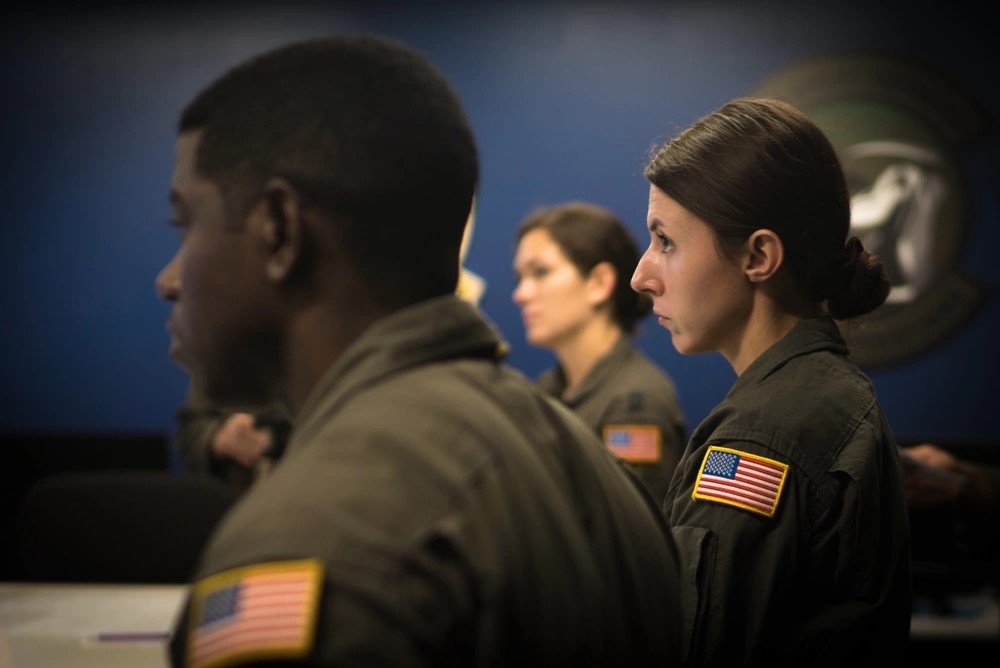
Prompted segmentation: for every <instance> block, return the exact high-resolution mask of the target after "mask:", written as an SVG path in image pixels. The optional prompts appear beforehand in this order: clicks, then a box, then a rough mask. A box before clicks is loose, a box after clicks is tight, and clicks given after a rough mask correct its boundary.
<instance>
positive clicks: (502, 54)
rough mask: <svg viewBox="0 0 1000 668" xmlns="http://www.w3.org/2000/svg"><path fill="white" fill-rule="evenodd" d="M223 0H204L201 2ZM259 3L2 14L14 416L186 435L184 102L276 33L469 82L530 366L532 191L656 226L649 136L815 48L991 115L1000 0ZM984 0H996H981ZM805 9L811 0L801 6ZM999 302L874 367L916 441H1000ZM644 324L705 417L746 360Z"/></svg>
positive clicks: (976, 231) (503, 314)
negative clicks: (853, 55) (176, 303)
mask: <svg viewBox="0 0 1000 668" xmlns="http://www.w3.org/2000/svg"><path fill="white" fill-rule="evenodd" d="M208 4H210V3H208ZM371 4H372V6H371V7H368V6H366V5H365V4H362V3H357V4H355V3H346V4H344V3H341V4H337V3H327V4H316V3H313V4H299V5H296V4H295V3H291V2H288V3H274V4H272V5H269V4H267V3H257V4H249V5H243V7H244V8H243V9H242V10H239V9H236V5H233V6H227V7H228V8H219V9H214V10H211V11H210V10H206V9H195V8H194V7H193V6H192V7H188V6H185V5H170V6H169V7H168V6H165V5H147V6H145V7H143V8H126V7H120V8H119V7H114V6H113V5H112V6H108V5H105V6H104V7H103V9H94V10H90V11H83V10H79V9H78V10H72V12H71V10H68V9H52V8H50V9H49V10H48V11H42V10H32V11H19V12H18V11H9V12H8V16H7V17H6V18H5V21H4V22H3V23H4V25H3V27H0V32H2V33H3V36H4V41H3V44H4V46H3V47H0V77H2V79H0V81H2V84H3V95H4V104H3V109H2V121H3V123H2V125H0V142H2V143H0V149H2V154H0V155H2V159H3V162H4V163H5V166H4V168H3V169H4V171H3V176H4V178H3V197H2V199H0V217H2V218H0V220H2V225H3V227H2V230H3V236H4V239H3V243H2V245H0V253H2V256H0V271H2V279H3V283H2V285H3V289H2V290H0V316H2V318H3V330H2V331H3V333H2V335H0V337H2V338H0V341H2V348H0V354H2V360H0V364H2V367H0V368H2V369H3V375H4V382H3V384H2V389H0V392H2V393H3V394H2V396H0V431H2V432H28V431H47V432H52V431H67V432H94V431H98V432H135V431H163V432H172V430H173V428H174V423H173V413H174V410H175V408H176V406H177V404H178V403H179V402H180V400H181V399H182V397H183V395H184V391H185V387H186V380H187V379H186V377H185V375H184V374H183V373H182V372H181V371H179V370H178V369H176V368H175V367H174V366H173V365H172V364H171V362H170V361H169V359H168V357H167V344H168V341H167V335H166V332H165V329H164V322H165V319H166V316H167V311H168V309H167V307H166V305H164V304H162V303H160V302H159V301H158V300H157V298H156V296H155V294H154V292H153V280H154V277H155V276H156V273H157V271H158V270H159V269H160V267H161V266H162V265H163V264H164V263H165V262H166V261H167V260H168V259H169V257H170V256H171V254H172V253H173V251H174V249H175V247H176V244H177V240H176V238H175V234H174V232H173V231H171V230H170V229H168V228H167V226H166V225H165V224H164V221H165V220H166V218H167V214H168V209H167V204H166V193H167V184H168V181H169V174H170V170H171V166H172V160H173V143H174V138H175V135H174V129H173V127H174V122H175V119H176V115H177V113H178V112H179V110H180V109H181V107H182V106H183V105H184V104H185V103H186V102H187V101H188V100H189V99H190V97H191V96H192V95H193V94H194V93H195V92H196V91H197V90H198V89H199V88H200V87H201V86H203V85H205V84H207V83H208V82H209V81H210V80H211V79H212V78H213V77H214V76H216V75H217V74H218V73H220V72H221V71H222V70H223V69H224V68H226V67H228V66H229V65H232V64H234V63H236V62H237V61H239V60H242V59H243V58H245V57H247V56H249V55H251V54H254V53H256V52H258V51H261V50H263V49H266V48H269V47H273V46H276V45H278V44H281V43H283V42H286V41H289V40H293V39H299V38H305V37H311V36H317V35H321V34H327V33H336V32H345V31H352V32H353V31H373V32H380V33H385V34H388V35H392V36H395V37H398V38H400V39H402V40H404V41H406V42H408V43H410V44H412V45H414V46H416V47H418V48H420V49H422V50H424V51H425V52H426V53H428V55H429V56H430V57H431V58H432V59H433V60H434V61H435V62H436V63H437V64H438V65H439V66H440V67H441V68H442V69H443V70H444V72H445V73H446V74H447V75H448V76H449V77H450V79H451V80H452V81H453V83H454V84H455V86H456V87H457V89H458V91H459V93H460V95H461V96H462V98H463V100H464V102H465V104H466V107H467V110H468V112H469V114H470V116H471V119H472V122H473V125H474V128H475V130H476V132H477V135H478V138H479V142H480V147H481V153H482V182H481V191H480V199H479V205H478V209H477V224H476V228H475V236H474V239H473V242H472V246H471V250H470V252H469V256H468V259H467V266H468V267H469V268H470V269H471V270H473V271H474V272H476V273H478V274H480V275H481V276H483V277H484V278H485V279H486V281H487V284H488V287H487V292H486V295H485V297H484V298H483V300H482V302H481V305H482V307H483V308H484V309H485V311H486V312H487V313H488V314H489V315H490V316H491V317H492V318H493V319H494V320H495V321H496V322H497V324H498V325H499V326H500V328H501V329H502V330H503V331H504V332H505V334H506V335H507V337H508V338H509V339H510V341H511V343H512V344H513V350H512V354H511V357H510V361H511V362H512V364H513V365H514V366H516V367H518V368H521V369H522V370H524V371H525V372H526V373H528V374H529V375H534V374H536V373H538V372H539V371H541V370H542V369H543V368H544V367H546V366H548V365H549V364H551V363H552V357H551V355H550V354H549V353H546V352H544V351H539V350H533V349H531V348H530V347H528V346H527V345H526V344H525V343H524V339H523V330H522V327H521V324H520V319H519V316H518V313H517V310H516V309H515V307H514V306H513V304H512V303H511V301H510V294H511V291H512V290H513V287H514V282H513V274H512V271H511V268H510V260H511V257H512V254H513V248H514V246H513V230H514V227H515V225H516V224H517V222H518V221H519V220H520V219H521V217H522V216H523V215H524V214H525V213H526V212H527V211H528V210H530V209H531V208H533V207H535V206H537V205H542V204H552V203H557V202H560V201H564V200H569V199H589V200H593V201H595V202H598V203H601V204H603V205H605V206H608V207H610V208H612V209H613V210H615V211H617V212H618V213H619V214H620V215H621V216H622V217H623V218H624V219H625V220H626V221H627V222H628V224H629V225H630V227H631V228H632V230H633V232H634V233H635V234H636V236H637V237H638V238H639V239H640V242H641V243H643V244H645V239H646V235H645V229H644V220H645V210H646V199H647V184H646V182H645V180H644V179H643V178H642V175H641V170H642V164H643V158H644V156H645V155H646V151H647V150H648V149H649V147H650V146H651V145H652V144H653V143H654V142H656V141H657V140H660V139H663V138H665V137H666V136H667V135H670V134H672V133H673V132H675V131H677V130H679V129H681V128H682V127H684V126H686V125H687V124H688V123H690V122H691V121H693V120H694V119H695V118H696V117H698V116H700V115H701V114H703V113H705V112H707V111H710V110H711V109H713V108H715V107H716V106H718V105H720V104H721V103H723V102H724V101H726V100H727V99H729V98H731V97H735V96H738V95H742V94H745V93H748V92H750V91H752V89H753V88H754V87H755V86H757V85H758V84H759V83H760V82H761V81H762V80H764V79H765V78H766V77H768V76H770V75H772V74H774V73H775V72H777V71H779V70H781V69H782V68H784V67H786V66H788V65H790V64H793V63H795V62H798V61H800V60H802V59H805V58H810V57H813V56H820V55H825V54H832V53H838V52H844V51H850V50H855V49H878V50H880V51H882V52H885V53H888V54H895V55H899V56H902V57H906V58H908V59H911V60H915V61H917V62H921V63H924V64H926V65H927V66H929V67H932V68H935V69H937V70H939V71H940V72H942V73H944V74H946V75H947V76H949V77H951V78H952V79H953V80H954V81H955V82H956V83H957V84H958V85H959V86H961V87H962V88H963V89H964V90H966V91H967V92H968V94H969V95H970V96H972V97H973V98H974V99H975V100H976V102H977V103H978V104H979V105H980V106H981V107H982V108H983V109H984V110H985V112H986V113H987V114H988V116H989V117H990V119H991V121H992V122H993V123H996V121H997V120H998V119H1000V93H998V86H997V78H996V69H995V64H996V57H995V56H996V51H997V49H996V46H995V40H996V35H995V33H994V31H993V30H992V29H991V28H990V27H989V26H992V25H993V23H992V21H991V20H988V19H987V17H986V15H985V12H986V10H985V9H981V10H975V11H974V12H971V13H970V11H968V10H964V9H961V8H960V5H956V4H954V3H943V2H942V3H939V7H938V8H937V9H936V10H934V11H931V10H928V9H921V10H917V9H914V7H916V6H918V5H913V4H902V3H900V4H899V5H898V6H895V5H879V4H877V3H870V4H868V5H863V6H856V7H855V6H850V5H845V4H844V3H834V2H824V3H812V4H810V3H800V2H769V3H760V2H738V1H732V2H722V1H720V2H698V3H694V2H690V3H684V2H660V3H636V2H631V3H630V2H614V3H612V2H607V3H595V2H591V3H573V4H566V5H560V4H552V3H549V4H544V3H542V4H540V6H534V5H533V4H531V3H517V2H514V3H511V2H506V3H499V2H497V3H486V2H480V3H473V2H466V3H450V4H449V3H413V4H414V5H415V6H419V7H420V9H408V8H407V6H406V5H405V4H403V3H381V4H379V3H371ZM983 4H984V5H985V3H983ZM803 7H807V8H805V9H804V8H803ZM997 155H1000V141H998V138H997V134H996V132H995V129H993V130H991V132H990V134H989V135H988V136H987V137H986V138H985V140H984V141H981V142H979V143H977V145H976V146H973V147H970V148H969V149H968V150H966V151H964V152H963V153H962V155H961V159H962V164H961V167H962V169H963V170H965V175H966V177H967V178H968V179H970V183H971V184H972V187H973V190H972V197H971V207H972V209H971V213H970V215H971V228H970V231H969V238H968V241H967V243H966V245H965V246H964V248H963V250H962V254H961V269H962V270H963V271H964V272H966V273H968V274H970V275H972V276H975V277H976V278H977V279H978V280H979V281H981V282H982V283H984V284H985V285H986V286H987V287H989V288H995V287H996V285H997V283H998V280H1000V263H998V262H997V261H996V253H997V249H998V247H1000V243H998V242H1000V239H998V236H1000V226H998V222H1000V221H998V208H1000V207H998V202H997V169H996V167H995V159H996V158H995V156H997ZM998 320H1000V305H998V304H997V301H996V299H995V298H994V297H993V296H992V295H990V297H989V298H988V301H987V302H986V305H985V307H984V308H983V309H982V310H980V311H979V312H978V314H977V315H976V317H975V318H974V319H973V321H972V322H971V323H970V324H969V325H968V326H966V327H964V328H962V329H961V330H960V331H958V332H957V333H956V334H954V335H953V336H950V337H948V338H947V339H946V340H944V341H942V342H941V343H940V344H939V345H937V346H935V347H934V348H932V349H931V350H928V351H926V352H924V353H922V354H920V355H918V356H917V357H915V358H912V359H908V360H907V361H905V363H900V364H896V365H893V366H890V367H887V368H877V369H872V370H871V375H872V377H873V379H874V381H875V383H876V386H877V389H878V391H879V393H880V395H881V398H882V401H883V404H884V406H885V408H886V411H887V413H888V414H889V418H890V420H891V422H892V424H893V426H894V429H895V431H896V432H897V435H899V436H900V437H901V438H903V439H907V440H912V439H918V438H919V439H922V438H927V439H939V440H952V441H953V440H960V441H965V442H969V441H972V442H982V443H984V444H985V443H995V442H997V441H1000V423H998V421H997V420H996V419H994V418H993V408H994V405H995V404H994V400H993V399H992V394H993V393H992V390H993V386H994V384H995V379H996V378H997V372H998V365H997V356H998V355H997V350H996V347H995V345H996V341H997V336H996V335H997V333H998V327H997V324H998ZM639 342H640V345H641V346H642V347H643V349H645V350H646V351H647V352H648V353H650V354H651V355H652V356H653V357H654V358H655V359H657V360H658V361H659V362H660V363H662V364H663V366H664V367H666V368H667V369H668V370H669V372H670V373H671V374H672V375H673V377H674V379H675V381H676V383H677V386H678V388H679V390H680V392H681V403H682V405H683V408H684V409H685V411H686V413H687V415H688V417H689V420H690V421H691V422H692V423H695V422H697V421H698V420H700V419H701V418H702V417H704V416H705V415H706V414H707V412H708V411H709V410H710V409H711V407H712V406H713V405H714V404H715V403H716V402H717V401H718V400H720V399H721V398H722V396H723V395H724V394H725V392H726V390H727V389H728V387H729V386H730V384H731V383H732V381H733V380H734V378H733V374H732V370H731V369H730V368H729V366H728V365H727V364H726V363H725V361H724V360H722V358H721V357H719V356H717V355H702V356H694V357H682V356H680V355H678V354H677V353H676V352H675V351H674V350H673V348H672V346H671V344H670V340H669V336H668V335H667V334H666V333H665V332H663V331H662V330H659V329H658V328H657V327H656V326H655V323H653V322H652V321H649V322H647V323H646V324H645V326H644V330H643V332H642V334H641V335H640V339H639Z"/></svg>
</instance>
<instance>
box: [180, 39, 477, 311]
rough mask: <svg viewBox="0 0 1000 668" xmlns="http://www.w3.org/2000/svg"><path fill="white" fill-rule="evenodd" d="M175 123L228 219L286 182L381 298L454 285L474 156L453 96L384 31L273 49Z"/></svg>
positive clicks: (398, 298) (209, 91) (389, 302)
mask: <svg viewBox="0 0 1000 668" xmlns="http://www.w3.org/2000/svg"><path fill="white" fill-rule="evenodd" d="M178 131H179V132H180V133H186V132H194V131H200V132H201V133H202V136H201V142H200V145H199V148H198V154H197V157H196V169H197V171H198V173H199V175H201V176H203V177H205V178H208V179H210V180H212V181H213V182H214V183H215V184H216V185H217V186H218V187H219V189H220V191H221V192H222V195H223V198H224V201H225V205H226V212H227V217H228V218H229V221H230V222H231V223H233V224H236V225H238V224H240V223H241V222H242V219H243V218H244V217H245V216H246V214H247V212H248V211H249V209H250V207H251V206H252V205H253V204H254V203H255V202H256V201H257V199H258V198H259V197H260V196H261V195H262V194H263V193H262V189H263V186H264V185H265V183H266V182H267V181H268V180H269V179H271V178H273V177H283V178H285V179H287V180H288V181H289V182H290V183H291V184H292V185H293V186H295V187H296V188H297V189H298V190H299V192H300V193H301V194H302V197H303V199H304V201H305V203H306V204H307V205H308V206H310V207H313V208H316V209H318V210H320V211H322V212H323V213H324V214H326V215H327V216H329V217H330V218H331V219H332V220H333V221H334V224H335V225H336V228H337V234H338V235H339V238H340V240H341V242H342V243H343V244H344V248H345V250H346V253H347V254H348V255H349V257H351V258H352V259H353V260H354V264H355V267H356V270H357V272H358V273H359V274H360V275H361V276H362V278H363V279H364V280H365V281H366V283H367V285H368V289H369V290H370V293H371V296H372V298H373V299H375V300H376V301H377V302H378V303H380V304H382V305H384V306H387V307H398V306H404V305H406V304H409V303H413V302H416V301H420V300H422V299H427V298H430V297H434V296H438V295H442V294H446V293H449V292H454V290H455V287H456V284H457V281H458V264H459V250H460V247H461V242H462V234H463V232H464V228H465V222H466V219H467V218H468V214H469V211H470V208H471V206H472V198H473V194H474V192H475V190H476V187H477V185H478V178H479V165H478V155H477V150H476V145H475V140H474V137H473V133H472V129H471V127H470V124H469V122H468V119H467V118H466V116H465V113H464V111H463V109H462V105H461V103H460V101H459V98H458V96H457V94H456V93H455V91H454V90H453V89H452V87H451V85H450V84H449V83H448V81H447V80H446V79H445V78H444V76H443V75H442V74H441V73H440V72H439V71H438V70H437V69H436V68H435V67H434V65H432V64H431V63H430V61H429V60H428V59H427V58H426V57H425V56H424V55H422V54H421V53H419V52H417V51H416V50H414V49H412V48H410V47H408V46H406V45H404V44H402V43H399V42H397V41H395V40H392V39H389V38H386V37H381V36H375V35H344V36H333V37H327V38H320V39H313V40H308V41H304V42H298V43H295V44H291V45H288V46H284V47H280V48H277V49H275V50H272V51H269V52H267V53H264V54H262V55H259V56H257V57H255V58H252V59H250V60H248V61H246V62H244V63H242V64H240V65H237V66H236V67H234V68H233V69H231V70H229V71H228V72H226V73H225V74H224V75H222V76H221V77H220V78H219V79H217V80H216V81H215V82H213V83H212V84H210V85H209V86H208V87H207V88H206V89H204V90H203V91H202V92H201V93H199V94H198V96H197V97H196V98H195V99H194V100H193V101H192V102H191V103H190V104H189V105H188V106H187V108H186V109H185V110H184V111H183V113H182V114H181V117H180V121H179V124H178Z"/></svg>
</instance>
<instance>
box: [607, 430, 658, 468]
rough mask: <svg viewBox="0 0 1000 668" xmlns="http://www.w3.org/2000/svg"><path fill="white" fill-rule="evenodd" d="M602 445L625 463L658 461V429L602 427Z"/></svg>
mask: <svg viewBox="0 0 1000 668" xmlns="http://www.w3.org/2000/svg"><path fill="white" fill-rule="evenodd" d="M603 432H604V445H606V446H607V447H608V449H609V450H611V452H613V453H614V454H615V455H617V456H618V457H620V458H622V459H624V460H625V461H627V462H658V461H660V428H659V427H657V426H651V425H637V424H613V425H608V426H606V427H604V430H603Z"/></svg>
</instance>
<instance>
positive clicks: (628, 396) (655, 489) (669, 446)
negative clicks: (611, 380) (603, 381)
mask: <svg viewBox="0 0 1000 668" xmlns="http://www.w3.org/2000/svg"><path fill="white" fill-rule="evenodd" d="M597 431H598V436H600V437H601V439H602V440H603V441H604V444H605V446H607V447H608V449H609V450H611V451H612V452H613V453H615V454H616V455H617V456H618V457H619V458H620V459H622V460H623V461H624V462H625V463H626V465H627V466H628V468H629V469H630V470H632V472H633V473H635V475H636V476H637V477H638V478H639V479H640V480H641V481H642V482H643V484H644V485H645V486H646V488H647V489H648V490H649V491H650V493H651V494H652V495H653V498H654V499H655V500H656V502H657V505H659V502H660V501H661V500H662V499H663V498H664V496H665V495H666V493H667V487H668V486H669V484H670V478H671V477H672V476H673V473H674V469H675V468H676V467H677V462H678V461H680V457H681V454H682V453H683V451H684V446H685V438H686V428H685V425H684V420H683V418H682V417H681V412H680V408H679V407H678V405H677V401H676V399H675V398H674V397H673V396H665V395H663V394H661V393H652V392H642V391H628V392H622V393H620V394H618V395H615V396H614V397H613V398H612V399H611V401H610V402H609V403H608V407H607V409H606V411H605V412H604V414H603V415H602V417H601V421H600V425H599V426H598V429H597Z"/></svg>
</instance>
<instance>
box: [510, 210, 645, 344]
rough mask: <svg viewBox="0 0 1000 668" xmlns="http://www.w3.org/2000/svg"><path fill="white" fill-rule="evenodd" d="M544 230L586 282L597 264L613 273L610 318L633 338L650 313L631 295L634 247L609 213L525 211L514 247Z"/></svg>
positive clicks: (640, 295) (635, 260)
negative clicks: (535, 232) (602, 265)
mask: <svg viewBox="0 0 1000 668" xmlns="http://www.w3.org/2000/svg"><path fill="white" fill-rule="evenodd" d="M538 229H541V230H545V231H546V232H548V233H549V235H550V236H551V237H552V240H553V241H555V243H556V245H557V246H559V250H561V251H562V253H563V255H565V256H566V258H567V259H568V260H569V261H570V262H571V263H572V264H573V266H574V267H576V269H577V271H579V272H580V275H581V276H587V275H589V274H590V272H591V270H592V269H593V268H594V267H596V266H597V265H599V264H600V263H602V262H607V263H609V264H610V265H611V266H612V267H613V268H614V270H615V289H614V292H612V294H611V316H612V318H614V320H615V322H617V323H618V326H619V327H621V328H622V330H624V331H625V332H627V333H629V334H634V333H635V329H636V325H637V324H638V322H639V320H641V319H642V318H644V317H645V316H647V315H648V314H649V313H650V311H651V310H652V308H653V302H652V300H651V299H650V298H649V296H648V295H646V294H643V293H639V292H636V291H635V290H633V289H632V286H631V280H632V274H633V273H634V272H635V267H636V265H637V264H638V263H639V256H640V253H639V246H638V245H637V244H636V241H635V238H634V237H633V236H632V235H631V234H630V233H629V231H628V228H627V227H625V224H624V223H622V221H621V219H620V218H618V216H616V215H615V214H614V213H612V212H611V211H610V210H609V209H606V208H605V207H602V206H598V205H597V204H592V203H590V202H566V203H564V204H557V205H555V206H549V207H539V208H537V209H534V210H533V211H531V212H530V213H529V214H528V215H527V216H526V217H525V218H524V220H522V221H521V224H520V225H519V226H518V228H517V240H518V241H520V240H521V239H522V238H524V235H526V234H527V233H528V232H531V231H532V230H538Z"/></svg>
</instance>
